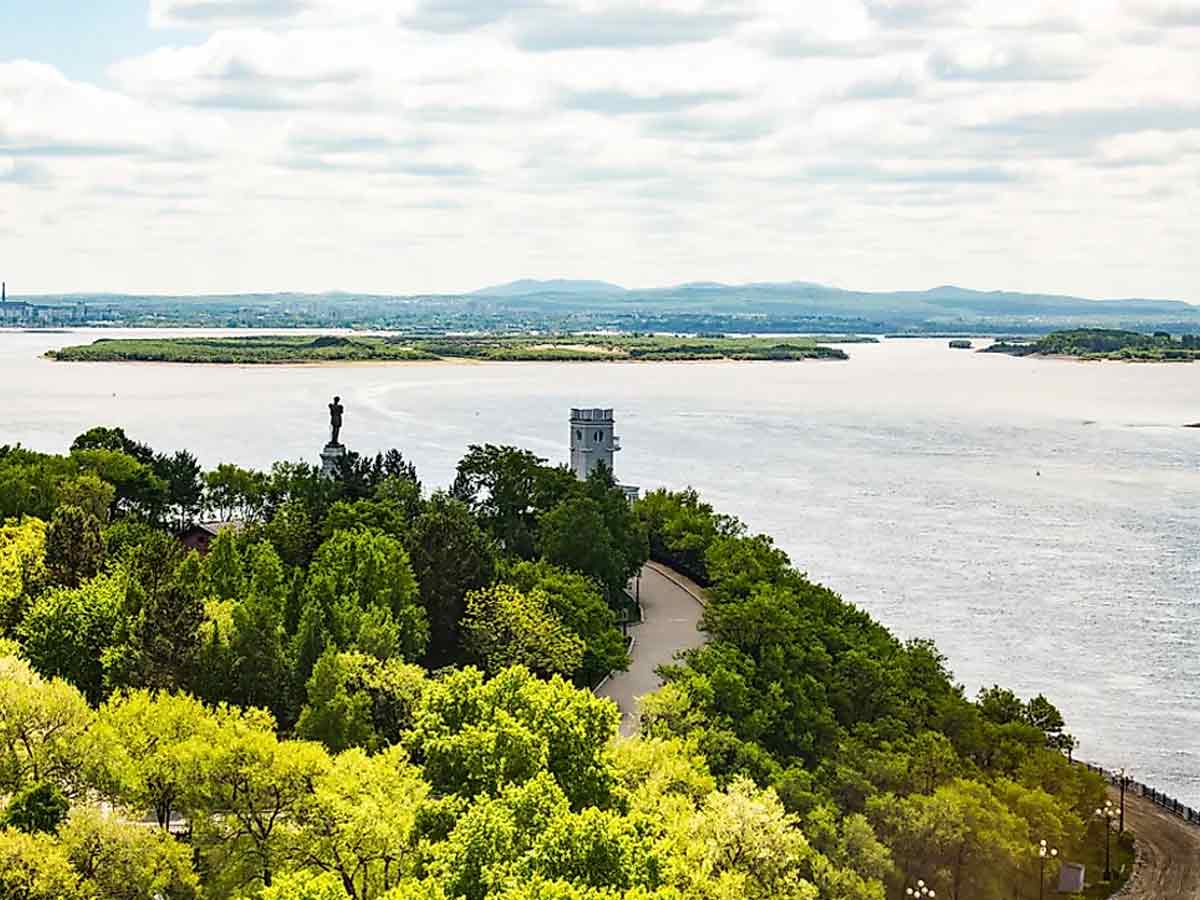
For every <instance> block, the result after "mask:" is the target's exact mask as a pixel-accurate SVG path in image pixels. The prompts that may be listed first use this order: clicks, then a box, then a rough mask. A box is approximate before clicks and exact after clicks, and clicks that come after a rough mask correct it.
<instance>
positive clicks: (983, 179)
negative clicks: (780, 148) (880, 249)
mask: <svg viewBox="0 0 1200 900" xmlns="http://www.w3.org/2000/svg"><path fill="white" fill-rule="evenodd" d="M806 174H807V175H808V176H809V177H810V178H814V179H817V180H822V181H825V180H834V181H864V182H875V183H880V184H909V185H956V184H1013V183H1015V182H1018V181H1020V180H1021V177H1020V176H1019V175H1017V174H1015V173H1014V172H1012V171H1010V170H1008V169H1005V168H1002V167H998V166H949V167H940V166H939V167H924V168H909V167H896V166H893V167H888V166H880V165H876V164H873V163H863V164H855V163H843V162H836V163H825V164H818V165H813V166H809V167H808V168H807V169H806Z"/></svg>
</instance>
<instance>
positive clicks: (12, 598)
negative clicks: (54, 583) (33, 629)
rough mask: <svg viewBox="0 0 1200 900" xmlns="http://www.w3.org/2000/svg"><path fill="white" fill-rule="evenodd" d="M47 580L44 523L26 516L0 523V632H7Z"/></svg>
mask: <svg viewBox="0 0 1200 900" xmlns="http://www.w3.org/2000/svg"><path fill="white" fill-rule="evenodd" d="M47 579H48V576H47V573H46V523H45V522H43V521H42V520H41V519H33V518H27V519H25V520H24V521H22V522H5V523H4V524H3V525H0V634H11V632H12V630H13V629H14V628H15V627H16V626H17V624H18V623H19V622H20V621H21V618H22V616H23V615H24V614H25V609H26V607H27V606H28V605H29V602H30V600H32V598H33V597H34V596H36V595H37V594H38V593H40V592H41V591H42V589H43V588H44V587H45V586H46V582H47Z"/></svg>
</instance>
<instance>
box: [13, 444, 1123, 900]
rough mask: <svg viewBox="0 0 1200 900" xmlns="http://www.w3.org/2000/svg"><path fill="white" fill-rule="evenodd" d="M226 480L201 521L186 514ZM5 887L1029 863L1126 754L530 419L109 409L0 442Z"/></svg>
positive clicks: (894, 873) (696, 883) (367, 890)
mask: <svg viewBox="0 0 1200 900" xmlns="http://www.w3.org/2000/svg"><path fill="white" fill-rule="evenodd" d="M205 514H212V515H217V516H219V517H220V518H222V519H224V520H227V521H237V522H238V523H240V524H239V526H237V527H227V528H223V529H220V530H219V533H218V534H217V535H216V537H215V538H214V539H213V541H212V543H211V545H210V546H209V548H208V552H207V554H205V555H204V556H201V555H199V554H197V553H195V552H187V551H186V549H185V548H184V546H183V545H182V544H181V543H180V541H179V540H178V538H177V534H178V532H179V531H180V530H181V528H182V526H184V525H186V524H187V523H189V522H191V521H193V520H195V519H196V518H197V517H200V516H202V515H205ZM0 516H2V517H3V519H4V521H5V524H4V525H3V527H2V529H0V797H3V806H4V808H3V811H2V812H0V822H2V825H3V827H2V828H0V896H11V897H21V898H23V900H49V898H67V900H93V898H95V900H99V898H128V900H142V898H145V900H150V898H155V897H162V898H170V900H188V898H195V897H207V898H261V900H347V898H350V900H374V898H379V900H385V898H386V900H417V898H430V900H452V898H465V900H484V898H503V900H618V898H623V900H734V898H738V900H768V898H771V900H774V898H782V900H817V898H823V900H884V898H892V897H899V896H903V894H904V889H905V888H906V887H908V886H911V885H912V883H913V882H914V881H915V879H916V878H922V879H924V880H925V881H926V882H927V883H929V884H932V885H935V886H936V887H937V890H938V892H939V894H940V895H941V896H945V897H953V898H958V900H966V898H978V900H990V898H997V900H999V898H1008V897H1012V896H1014V891H1016V892H1017V896H1024V897H1031V896H1036V895H1037V883H1036V879H1037V873H1038V868H1037V864H1036V858H1035V857H1036V853H1035V852H1034V850H1033V848H1034V846H1035V845H1036V843H1037V841H1039V840H1042V839H1045V840H1048V841H1050V842H1051V843H1052V844H1053V845H1054V846H1055V847H1058V848H1060V849H1061V850H1062V852H1063V855H1064V856H1066V857H1067V858H1079V859H1086V858H1089V857H1088V854H1090V853H1092V852H1093V849H1092V848H1094V847H1095V846H1096V843H1097V842H1096V834H1095V831H1094V829H1095V828H1096V826H1095V824H1094V823H1090V822H1089V819H1088V815H1087V813H1088V812H1089V811H1090V810H1091V809H1093V808H1094V807H1095V806H1097V805H1098V804H1099V802H1100V801H1101V800H1102V797H1103V793H1104V787H1103V784H1102V782H1101V781H1100V780H1099V778H1098V777H1097V776H1095V775H1092V774H1090V773H1089V772H1087V771H1086V770H1085V769H1083V768H1081V767H1078V766H1073V765H1071V764H1070V762H1069V761H1068V759H1067V756H1066V753H1069V751H1070V750H1071V748H1072V747H1073V741H1072V739H1071V738H1070V737H1069V736H1068V735H1067V734H1066V733H1065V732H1064V723H1063V720H1062V717H1061V715H1060V714H1059V713H1058V711H1057V710H1056V709H1055V708H1054V707H1053V705H1052V704H1051V703H1050V702H1049V701H1047V700H1046V699H1045V698H1044V697H1036V698H1033V699H1032V700H1029V701H1023V700H1021V699H1019V698H1018V697H1016V696H1015V695H1014V694H1013V693H1012V692H1010V691H1007V690H1004V689H1002V688H999V687H995V688H991V689H988V690H985V691H983V692H981V693H980V694H979V696H978V697H977V698H975V699H974V700H972V699H968V698H967V697H966V696H965V694H964V691H963V689H962V688H961V687H960V686H957V685H955V683H954V682H953V680H952V678H951V676H950V674H949V672H948V671H947V669H946V664H945V660H944V659H943V658H942V657H941V656H940V655H939V653H938V652H937V650H936V648H934V647H933V646H932V645H931V644H929V643H928V642H924V641H909V642H901V641H899V640H897V639H896V638H895V637H893V636H892V635H891V634H890V633H889V632H888V631H887V630H886V629H884V628H883V627H882V626H880V625H879V624H878V623H876V622H874V621H873V620H872V619H871V618H870V617H869V616H867V615H866V614H865V613H863V612H862V611H861V610H858V609H857V608H855V607H854V606H852V605H850V604H848V603H846V602H845V601H844V600H842V599H841V598H840V597H838V596H837V595H836V594H834V593H833V592H831V591H829V590H827V589H825V588H823V587H821V586H819V585H816V584H814V583H812V582H811V581H809V580H808V579H807V578H806V577H805V576H804V575H803V574H801V573H800V572H799V571H797V570H796V569H794V568H793V567H792V565H791V563H790V561H789V560H788V558H787V557H786V555H785V554H783V553H782V552H781V551H780V550H779V549H778V548H776V547H775V546H774V545H773V544H772V542H771V541H770V539H769V538H767V537H765V536H762V535H751V534H750V533H748V531H747V530H746V528H745V526H743V525H742V524H741V523H740V522H738V521H737V520H735V519H732V518H730V517H728V516H723V515H720V514H718V513H716V512H715V511H714V510H713V509H712V508H711V507H709V506H708V505H706V504H705V503H703V502H702V501H701V499H700V498H699V497H698V496H697V495H696V494H695V493H694V492H692V491H684V492H678V493H672V492H667V491H657V492H654V493H651V494H649V495H648V496H646V497H644V498H643V499H641V500H639V501H636V502H635V503H633V504H630V503H629V502H628V501H627V500H626V498H625V496H624V494H623V493H622V492H621V490H620V489H619V488H617V487H616V486H615V485H614V484H613V482H612V479H611V477H610V476H609V475H608V473H607V472H604V471H603V470H602V471H601V472H600V473H599V474H598V475H596V476H594V477H593V478H591V479H590V480H588V481H586V482H580V481H577V480H576V479H575V478H574V477H573V476H572V475H571V473H570V472H569V471H568V470H567V469H565V468H561V467H552V466H548V465H546V463H545V461H543V460H541V459H539V458H538V457H536V456H534V455H533V454H530V453H528V452H525V451H522V450H518V449H515V448H511V447H496V446H474V447H471V448H470V450H469V452H468V453H467V455H466V456H465V457H464V458H463V460H462V461H461V462H460V463H459V465H458V470H457V477H456V478H455V480H454V483H453V484H452V485H451V487H450V488H449V489H448V490H445V491H435V492H433V493H431V494H430V493H427V492H426V491H424V490H423V488H422V485H421V484H420V482H419V481H418V479H417V473H416V472H415V470H414V468H413V466H412V465H411V464H410V463H409V462H408V461H407V460H405V459H404V457H403V456H402V454H400V453H399V452H398V451H391V452H389V453H386V454H381V455H379V456H376V457H373V458H362V457H358V456H355V455H353V454H350V455H348V457H347V458H346V459H345V460H344V461H343V462H342V463H341V465H340V467H339V470H338V471H337V473H336V474H335V476H334V477H333V478H323V477H322V476H321V475H320V472H319V470H317V469H315V468H314V467H312V466H309V465H307V464H304V463H277V464H276V465H275V466H274V467H273V468H272V469H271V471H269V472H256V471H250V470H245V469H241V468H238V467H235V466H230V465H223V466H219V467H217V468H216V469H214V470H212V471H209V472H204V471H203V470H202V469H201V467H200V466H199V465H198V464H197V462H196V460H195V458H194V457H193V456H192V455H191V454H189V453H187V452H186V451H180V452H178V453H174V454H160V453H156V452H154V451H153V450H151V449H150V448H148V447H145V446H143V445H142V444H139V443H137V442H136V441H133V440H131V439H130V438H129V437H128V436H126V435H125V434H124V432H123V431H121V430H120V429H93V430H92V431H90V432H88V433H86V434H84V435H81V436H80V438H79V439H77V440H76V442H75V444H74V445H73V446H72V448H71V451H70V453H68V454H66V455H54V454H42V453H36V452H33V451H30V450H26V449H22V448H20V447H6V448H0ZM649 557H654V558H656V559H658V560H660V561H662V562H664V563H666V564H669V565H673V566H675V567H676V568H678V569H679V570H681V571H683V572H686V573H687V574H689V575H691V576H692V577H693V578H695V579H696V580H697V581H699V582H700V583H701V584H703V585H704V586H705V587H706V588H707V589H708V594H709V603H708V605H707V607H706V609H705V612H704V616H703V621H702V627H703V628H704V630H705V631H706V632H707V634H708V638H709V640H708V643H707V644H705V645H704V646H703V647H701V648H699V649H697V650H693V651H690V652H689V653H687V654H685V655H684V656H683V657H682V658H681V659H679V660H678V661H677V662H676V663H675V664H674V665H671V666H669V667H667V668H666V669H665V670H664V672H663V675H664V679H665V684H664V686H663V687H662V688H661V689H660V690H659V691H657V692H656V693H654V694H652V695H650V696H649V697H648V698H646V699H645V701H644V705H643V717H642V726H641V733H640V735H639V736H637V737H634V738H621V737H618V736H617V723H618V718H619V717H618V712H617V710H616V708H615V706H614V705H613V704H612V703H611V702H609V701H607V700H603V699H600V698H597V697H595V696H594V695H593V694H592V693H591V692H590V691H589V690H588V688H589V687H590V686H591V685H593V684H594V683H596V681H597V680H598V679H599V678H600V677H602V675H603V674H604V673H606V672H608V671H610V670H612V669H620V668H623V667H624V666H626V665H627V664H628V655H627V651H626V644H625V641H624V638H623V637H622V634H621V631H620V629H619V628H618V624H617V623H618V615H620V614H623V612H624V607H625V604H626V602H627V601H626V598H625V593H624V592H625V587H626V585H627V583H628V581H629V579H630V577H631V576H632V575H633V574H634V573H635V572H637V571H638V569H639V568H640V566H641V565H642V563H643V562H644V561H645V560H646V559H647V558H649Z"/></svg>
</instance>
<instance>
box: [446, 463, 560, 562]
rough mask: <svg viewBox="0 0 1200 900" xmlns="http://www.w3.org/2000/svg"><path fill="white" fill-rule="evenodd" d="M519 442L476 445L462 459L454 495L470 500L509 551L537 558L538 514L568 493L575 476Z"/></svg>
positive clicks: (454, 486)
mask: <svg viewBox="0 0 1200 900" xmlns="http://www.w3.org/2000/svg"><path fill="white" fill-rule="evenodd" d="M545 462H546V461H545V460H544V459H541V458H540V457H538V456H535V455H534V454H532V453H530V452H528V451H526V450H518V449H517V448H515V447H497V446H495V445H492V444H485V445H483V446H480V445H477V444H476V445H472V446H471V447H470V448H469V450H468V451H467V455H466V456H465V457H463V459H462V461H461V462H459V464H458V473H457V476H456V478H455V481H454V485H453V487H452V488H451V495H452V496H453V497H454V498H455V499H457V500H461V501H462V502H464V503H466V504H467V505H468V506H470V508H471V510H472V511H473V512H474V513H475V514H476V515H477V516H478V518H479V521H480V523H481V524H482V526H483V527H484V528H485V529H486V530H487V531H488V532H489V533H490V534H491V535H492V536H493V537H494V538H495V540H496V542H497V543H498V544H499V545H500V546H501V547H502V548H504V551H505V552H506V553H508V554H511V555H513V556H517V557H522V558H525V559H532V558H533V556H534V555H535V552H536V549H537V545H538V540H537V533H538V516H539V515H540V514H541V513H543V512H545V511H546V510H548V509H550V508H551V507H552V506H554V505H555V504H556V503H557V502H558V501H559V500H561V499H562V498H563V497H565V496H566V494H567V492H568V491H569V490H570V488H571V486H572V484H573V483H574V476H572V475H571V473H570V472H569V471H567V470H566V469H563V468H549V467H547V466H546V465H545Z"/></svg>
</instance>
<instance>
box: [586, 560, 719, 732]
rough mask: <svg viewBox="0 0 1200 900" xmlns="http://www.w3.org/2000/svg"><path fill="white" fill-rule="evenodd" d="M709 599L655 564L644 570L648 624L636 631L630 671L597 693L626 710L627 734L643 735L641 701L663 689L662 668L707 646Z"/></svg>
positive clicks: (610, 680)
mask: <svg viewBox="0 0 1200 900" xmlns="http://www.w3.org/2000/svg"><path fill="white" fill-rule="evenodd" d="M703 598H704V592H703V591H702V590H701V589H700V588H699V587H697V586H696V585H695V584H694V583H693V582H691V581H689V580H688V579H687V578H685V577H684V576H682V575H680V574H679V573H677V572H674V571H672V570H671V569H668V568H667V567H666V566H662V565H659V564H658V563H653V562H651V563H646V565H645V566H643V567H642V584H641V599H642V622H641V624H640V625H635V626H634V627H633V629H632V634H633V637H634V645H633V647H632V649H631V651H630V654H629V655H630V657H631V661H630V664H629V670H628V671H626V672H615V673H614V674H613V675H612V676H611V677H610V678H608V679H607V680H606V681H605V682H604V683H603V684H601V685H600V687H599V688H597V689H596V694H597V696H600V697H607V698H608V699H609V700H612V701H613V702H614V703H616V704H617V708H618V709H620V710H621V734H624V735H631V734H633V733H635V732H636V731H637V729H638V720H639V714H638V705H637V700H638V698H639V697H641V696H642V695H643V694H649V693H650V692H651V691H654V690H656V689H657V688H658V687H659V685H660V684H661V683H662V681H661V679H660V678H659V677H658V671H657V670H658V667H659V666H662V665H666V664H668V663H670V662H672V661H673V660H674V659H675V655H676V654H677V653H679V652H681V651H683V650H689V649H691V648H692V647H699V646H700V645H701V644H702V643H704V633H703V632H702V631H700V628H699V625H700V614H701V612H703V610H704V606H703V603H704V599H703Z"/></svg>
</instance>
